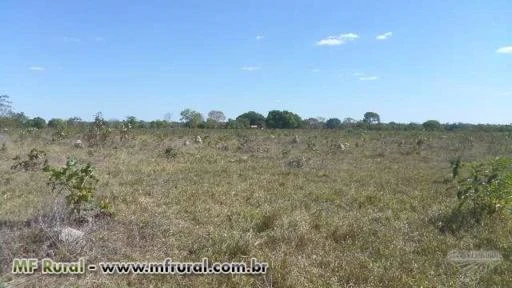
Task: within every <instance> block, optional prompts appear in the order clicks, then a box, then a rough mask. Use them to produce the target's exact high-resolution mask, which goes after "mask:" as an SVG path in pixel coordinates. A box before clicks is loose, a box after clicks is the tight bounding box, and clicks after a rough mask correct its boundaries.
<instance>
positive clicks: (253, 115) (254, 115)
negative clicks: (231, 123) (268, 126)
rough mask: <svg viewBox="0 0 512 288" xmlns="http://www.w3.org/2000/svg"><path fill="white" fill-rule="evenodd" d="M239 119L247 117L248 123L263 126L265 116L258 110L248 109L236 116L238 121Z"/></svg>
mask: <svg viewBox="0 0 512 288" xmlns="http://www.w3.org/2000/svg"><path fill="white" fill-rule="evenodd" d="M241 119H247V120H248V121H249V125H248V126H251V125H258V126H260V127H263V126H265V116H263V115H261V114H260V113H258V112H254V111H249V112H246V113H244V114H241V115H239V116H238V117H236V120H237V121H240V120H241Z"/></svg>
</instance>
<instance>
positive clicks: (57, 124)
mask: <svg viewBox="0 0 512 288" xmlns="http://www.w3.org/2000/svg"><path fill="white" fill-rule="evenodd" d="M48 127H49V128H53V129H63V128H66V121H64V120H62V119H58V118H52V119H50V120H49V121H48Z"/></svg>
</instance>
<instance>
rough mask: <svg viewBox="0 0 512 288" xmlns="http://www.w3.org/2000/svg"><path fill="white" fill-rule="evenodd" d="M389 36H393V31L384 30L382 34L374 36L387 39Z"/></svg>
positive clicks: (378, 38)
mask: <svg viewBox="0 0 512 288" xmlns="http://www.w3.org/2000/svg"><path fill="white" fill-rule="evenodd" d="M391 36H393V32H386V33H384V34H381V35H378V36H377V37H375V39H377V40H387V39H388V38H390V37H391Z"/></svg>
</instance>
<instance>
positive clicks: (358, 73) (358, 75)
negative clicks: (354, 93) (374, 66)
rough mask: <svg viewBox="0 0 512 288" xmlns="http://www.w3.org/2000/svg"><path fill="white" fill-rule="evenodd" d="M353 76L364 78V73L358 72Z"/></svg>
mask: <svg viewBox="0 0 512 288" xmlns="http://www.w3.org/2000/svg"><path fill="white" fill-rule="evenodd" d="M352 75H353V76H356V77H360V76H363V75H364V73H361V72H356V73H354V74H352Z"/></svg>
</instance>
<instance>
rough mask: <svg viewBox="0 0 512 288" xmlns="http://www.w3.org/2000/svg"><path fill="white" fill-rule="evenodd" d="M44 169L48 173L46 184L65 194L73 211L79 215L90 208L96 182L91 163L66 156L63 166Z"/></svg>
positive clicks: (53, 189)
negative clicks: (83, 162) (81, 162)
mask: <svg viewBox="0 0 512 288" xmlns="http://www.w3.org/2000/svg"><path fill="white" fill-rule="evenodd" d="M45 171H46V172H48V173H49V174H50V177H49V179H48V185H49V186H50V187H51V188H52V191H55V190H59V192H61V193H62V192H63V193H65V194H66V201H67V204H68V205H69V206H70V208H71V209H72V212H73V213H76V215H78V216H80V215H81V213H82V212H83V211H84V209H87V208H90V205H91V204H92V203H93V200H94V195H95V192H96V185H97V183H98V178H97V177H96V176H95V173H94V172H95V167H94V166H93V165H92V164H90V163H87V164H85V165H82V164H80V163H78V161H77V160H76V159H74V158H68V160H67V161H66V166H65V167H62V168H53V167H47V168H46V169H45ZM104 206H105V205H104Z"/></svg>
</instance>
